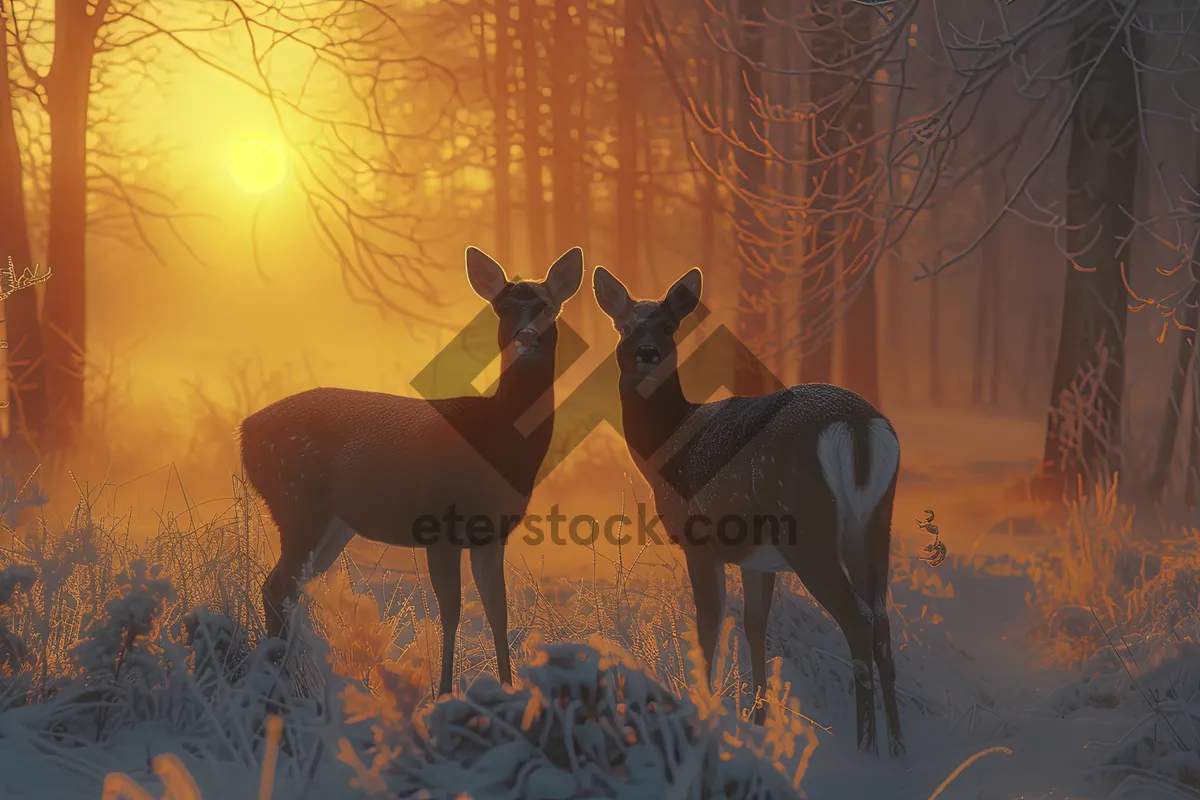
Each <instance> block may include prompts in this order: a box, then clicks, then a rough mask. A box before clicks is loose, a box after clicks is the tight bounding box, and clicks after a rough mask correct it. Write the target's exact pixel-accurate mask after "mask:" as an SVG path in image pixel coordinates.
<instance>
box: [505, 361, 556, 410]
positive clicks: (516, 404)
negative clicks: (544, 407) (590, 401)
mask: <svg viewBox="0 0 1200 800" xmlns="http://www.w3.org/2000/svg"><path fill="white" fill-rule="evenodd" d="M547 356H548V357H542V358H537V359H533V360H531V361H522V360H520V359H518V360H517V361H515V362H514V363H513V364H511V365H509V367H508V368H507V369H505V370H504V371H503V372H502V373H501V374H500V382H499V384H498V385H497V386H496V393H495V394H494V395H492V397H491V403H492V406H493V408H494V409H495V414H496V417H497V422H502V423H507V424H509V425H511V424H512V423H515V422H516V421H517V420H519V419H521V418H522V417H524V416H525V415H526V414H527V413H529V412H530V411H531V410H534V409H535V407H538V406H539V404H542V403H546V402H547V401H548V402H549V411H550V415H551V416H550V417H549V418H548V420H547V421H548V422H549V421H552V420H553V413H554V395H553V393H552V390H553V389H554V353H553V351H552V352H550V353H548V354H547ZM538 410H540V409H538ZM535 413H536V411H535ZM536 415H537V417H538V418H540V417H541V416H542V414H540V413H537V414H536Z"/></svg>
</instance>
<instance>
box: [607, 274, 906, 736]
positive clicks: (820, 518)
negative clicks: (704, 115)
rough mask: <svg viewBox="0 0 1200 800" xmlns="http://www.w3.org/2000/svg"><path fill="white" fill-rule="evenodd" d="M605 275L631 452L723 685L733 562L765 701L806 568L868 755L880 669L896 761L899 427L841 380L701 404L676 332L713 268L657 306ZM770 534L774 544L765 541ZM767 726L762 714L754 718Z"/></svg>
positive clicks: (686, 279) (686, 278)
mask: <svg viewBox="0 0 1200 800" xmlns="http://www.w3.org/2000/svg"><path fill="white" fill-rule="evenodd" d="M592 280H593V288H594V290H595V293H596V301H597V303H599V305H600V308H601V309H602V310H603V311H604V313H605V314H607V315H608V316H609V317H610V318H611V319H612V321H613V325H614V327H616V329H617V330H618V331H619V332H620V341H619V342H618V343H617V348H616V358H617V365H618V368H619V370H620V395H621V412H622V427H623V428H624V435H625V441H626V445H627V446H628V448H629V453H630V455H631V456H632V458H633V460H634V462H635V463H636V465H637V467H638V469H639V471H641V473H642V475H643V477H645V478H646V480H647V482H648V483H649V484H650V486H651V488H652V489H653V492H654V502H655V506H656V512H657V514H658V517H659V518H660V519H661V521H662V524H663V527H664V529H665V530H666V531H667V533H668V534H669V536H670V537H671V539H672V540H673V541H674V542H676V543H677V544H679V545H680V546H681V547H682V549H683V554H684V558H685V560H686V562H687V568H688V575H689V577H690V579H691V583H692V596H693V598H694V600H695V602H696V629H697V636H698V638H699V641H700V646H701V649H702V650H703V651H704V658H705V666H706V674H707V675H708V677H709V680H710V681H711V679H712V675H711V673H712V661H713V657H714V655H715V652H716V647H717V636H718V633H719V628H720V621H721V617H722V616H723V614H724V610H725V608H724V606H725V565H726V564H736V565H737V566H738V567H739V568H740V569H741V573H742V585H743V587H744V590H745V599H744V600H745V606H744V609H745V610H744V620H743V622H744V625H745V631H746V638H747V639H748V640H749V642H748V643H749V646H750V663H751V670H752V672H753V680H754V688H755V691H756V695H757V697H759V698H761V697H762V693H763V685H764V682H765V679H766V674H765V673H766V633H767V619H768V616H769V614H770V607H771V600H772V597H773V594H774V589H775V574H776V573H778V572H787V571H791V572H794V573H795V574H796V575H797V576H799V578H800V580H801V581H802V582H803V584H804V586H805V587H806V588H807V589H808V591H809V592H810V593H811V594H812V597H813V599H814V600H816V601H817V602H818V603H820V604H821V606H823V607H824V608H825V610H826V611H828V612H829V614H830V615H831V616H832V617H833V618H834V620H835V621H836V622H837V624H838V626H839V627H840V628H841V630H842V633H843V635H844V636H845V637H846V641H847V642H848V643H849V645H850V655H851V658H852V660H853V671H854V687H855V700H856V706H857V727H858V746H859V748H860V749H861V750H864V751H867V752H872V753H878V749H879V748H878V744H877V738H876V721H875V692H874V688H875V680H874V675H873V668H872V660H873V661H874V663H875V664H878V666H879V677H880V683H881V685H882V690H883V705H884V710H885V713H886V716H887V724H888V730H889V732H890V734H891V735H890V740H889V741H890V752H891V753H892V754H894V755H900V754H902V753H903V752H904V745H903V742H902V736H901V732H900V714H899V709H898V707H897V704H896V689H895V674H896V670H895V667H894V665H893V662H892V647H891V634H890V630H889V625H888V612H887V596H888V594H887V593H888V572H889V560H890V539H891V518H892V504H893V500H894V497H895V493H896V476H897V474H898V472H899V467H900V444H899V440H898V439H897V438H896V433H895V431H894V430H893V429H892V426H891V423H889V422H888V420H887V419H886V418H885V417H884V416H883V415H882V414H880V413H879V412H878V411H877V410H875V408H874V407H872V406H871V404H870V403H868V402H867V401H866V400H864V399H863V398H862V397H859V396H858V395H857V394H855V393H853V392H851V391H848V390H846V389H841V388H838V387H836V386H830V385H828V384H804V385H800V386H793V387H791V388H789V389H783V390H781V391H778V392H774V393H772V394H768V395H763V396H760V397H741V396H734V397H729V398H727V399H725V400H721V401H719V402H715V403H693V402H690V401H689V400H688V399H687V397H685V396H684V393H683V388H682V385H681V383H680V379H679V374H678V371H677V366H678V364H677V361H678V358H677V353H676V343H675V333H676V332H677V331H678V329H679V325H680V323H681V322H682V321H683V320H684V319H685V318H687V317H688V315H690V314H691V313H692V312H693V311H694V310H695V309H696V307H697V305H698V304H699V302H700V291H701V274H700V270H698V269H693V270H691V271H690V272H688V273H686V274H685V275H683V277H681V278H680V279H679V280H678V281H676V282H675V284H674V285H673V286H672V287H671V288H670V290H669V291H667V293H666V294H665V295H664V296H663V297H662V299H660V300H657V301H651V300H636V299H634V298H632V297H630V295H629V292H628V291H627V290H626V288H625V286H624V285H623V284H622V283H621V282H620V281H619V280H618V279H617V278H615V277H614V276H613V275H612V274H611V273H610V272H608V271H607V270H606V269H605V268H604V267H597V268H596V269H595V271H594V272H593V277H592ZM788 519H790V520H792V521H793V523H794V526H793V529H792V532H791V536H790V539H789V538H788V537H785V536H781V535H780V534H781V527H782V525H781V521H784V520H788ZM714 520H715V521H717V526H716V530H715V531H714V530H713V521H714ZM749 520H753V521H754V526H753V528H754V530H753V531H752V532H751V531H750V524H749V522H748V521H749ZM769 527H773V531H771V538H770V539H768V538H767V537H766V536H764V532H765V529H767V528H769ZM729 528H733V529H734V530H733V531H732V532H731V531H730V530H729ZM751 533H752V534H753V535H751ZM714 534H715V535H714ZM765 718H766V709H765V707H763V706H762V705H761V704H759V705H758V707H757V708H756V709H755V712H754V722H755V723H757V724H759V725H761V724H762V723H763V722H764V721H765Z"/></svg>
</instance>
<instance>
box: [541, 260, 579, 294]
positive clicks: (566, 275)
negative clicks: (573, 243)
mask: <svg viewBox="0 0 1200 800" xmlns="http://www.w3.org/2000/svg"><path fill="white" fill-rule="evenodd" d="M582 283H583V250H581V249H580V248H578V247H572V248H571V249H570V250H568V251H567V252H565V253H563V254H562V255H561V256H559V257H558V260H557V261H555V262H554V263H553V264H552V265H551V266H550V271H549V272H547V273H546V280H545V281H544V282H543V285H544V286H545V287H546V290H547V291H549V292H550V298H551V299H552V300H553V301H554V302H555V304H557V305H559V306H561V305H562V304H563V303H565V302H567V301H568V300H570V299H571V298H572V297H574V296H575V293H576V292H578V291H579V287H580V285H581V284H582Z"/></svg>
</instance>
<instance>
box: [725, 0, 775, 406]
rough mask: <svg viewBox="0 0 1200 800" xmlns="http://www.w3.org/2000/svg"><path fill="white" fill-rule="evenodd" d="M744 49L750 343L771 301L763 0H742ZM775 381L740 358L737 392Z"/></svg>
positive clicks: (741, 280)
mask: <svg viewBox="0 0 1200 800" xmlns="http://www.w3.org/2000/svg"><path fill="white" fill-rule="evenodd" d="M738 10H739V16H740V17H741V19H740V20H739V25H738V28H739V31H738V33H739V36H738V40H739V43H740V47H739V49H740V51H741V53H742V56H743V57H744V58H743V60H741V61H740V62H739V66H740V69H739V70H738V73H737V80H736V82H735V83H734V97H735V98H736V99H735V104H734V119H733V124H734V134H735V135H736V136H737V138H738V139H739V140H740V141H741V143H742V144H741V145H740V146H738V147H737V149H736V150H735V151H734V162H735V163H736V165H737V170H738V180H739V181H740V182H741V183H742V185H741V187H740V188H741V192H742V193H744V194H745V195H748V196H749V197H750V198H751V200H750V201H747V200H745V199H744V198H743V196H742V195H741V194H739V196H738V197H736V198H734V207H733V215H734V235H735V237H736V242H737V249H738V306H737V308H738V310H737V334H738V338H739V339H740V340H741V342H742V343H743V344H744V345H745V346H747V347H748V348H752V343H754V342H758V341H761V339H762V338H763V335H764V334H765V333H766V331H767V307H768V304H769V302H770V297H769V289H770V281H769V276H768V273H767V269H768V264H767V261H768V258H769V254H768V253H766V252H764V251H763V247H762V244H763V243H764V242H765V240H766V232H765V231H764V230H763V227H762V223H761V222H760V221H759V218H758V214H757V213H756V209H755V208H754V206H753V204H752V203H753V198H754V197H755V196H761V195H762V192H763V188H764V184H765V182H766V169H767V163H766V160H765V159H764V158H763V156H761V155H759V154H758V152H756V151H761V150H762V147H763V145H762V142H761V138H762V137H763V133H764V131H763V120H762V119H761V117H760V116H759V114H758V113H757V111H756V108H757V105H758V103H759V102H760V101H761V99H762V96H763V92H762V72H760V71H759V65H760V64H761V63H762V60H763V39H764V33H765V26H766V9H765V8H764V0H739V3H738ZM770 384H771V381H770V377H769V376H768V375H766V374H765V370H764V368H763V364H762V363H761V362H759V361H757V360H748V359H740V360H739V361H738V363H737V364H736V366H735V367H734V376H733V387H734V388H733V392H734V394H740V395H758V394H763V393H764V392H765V391H766V388H767V387H768V386H769V385H770Z"/></svg>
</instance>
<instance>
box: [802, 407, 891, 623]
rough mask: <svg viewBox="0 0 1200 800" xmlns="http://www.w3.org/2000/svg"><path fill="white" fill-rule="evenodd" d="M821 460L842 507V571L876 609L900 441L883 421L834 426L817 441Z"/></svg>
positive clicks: (839, 518)
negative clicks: (880, 568)
mask: <svg viewBox="0 0 1200 800" xmlns="http://www.w3.org/2000/svg"><path fill="white" fill-rule="evenodd" d="M817 459H818V461H819V462H820V464H821V472H822V474H823V475H824V476H825V482H826V483H827V484H828V485H829V489H830V491H831V492H832V493H833V497H834V501H835V502H836V504H837V543H838V554H839V556H840V558H841V562H842V569H843V570H844V571H845V572H846V576H847V577H848V578H849V579H850V583H851V585H852V586H853V587H854V590H855V592H856V593H857V594H858V596H859V597H860V598H862V600H863V601H864V602H865V603H866V604H867V607H868V608H873V607H874V606H875V605H876V601H877V600H878V599H879V597H880V596H881V593H882V596H886V592H887V580H888V578H887V571H888V570H887V564H888V558H889V551H890V548H891V516H892V499H893V497H894V495H895V492H896V475H897V473H898V472H899V470H900V440H899V439H898V438H897V437H896V432H895V430H893V429H892V426H891V423H889V422H888V421H887V420H886V419H884V418H883V417H867V418H863V419H855V420H850V421H839V422H834V423H833V424H831V425H830V426H829V427H827V428H826V429H825V430H823V431H822V432H821V435H820V436H819V437H818V439H817ZM881 562H882V567H883V573H882V575H881V574H880V570H879V567H880V564H881Z"/></svg>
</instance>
